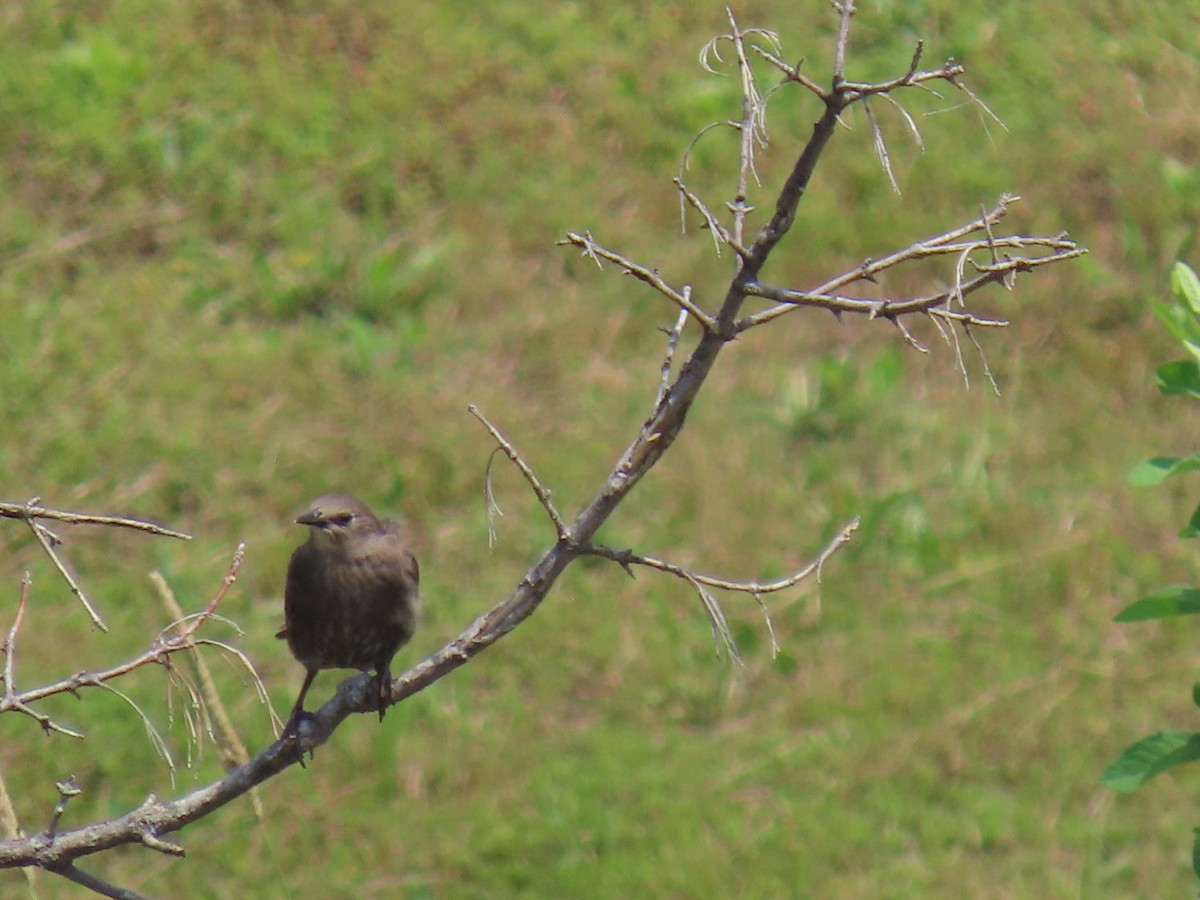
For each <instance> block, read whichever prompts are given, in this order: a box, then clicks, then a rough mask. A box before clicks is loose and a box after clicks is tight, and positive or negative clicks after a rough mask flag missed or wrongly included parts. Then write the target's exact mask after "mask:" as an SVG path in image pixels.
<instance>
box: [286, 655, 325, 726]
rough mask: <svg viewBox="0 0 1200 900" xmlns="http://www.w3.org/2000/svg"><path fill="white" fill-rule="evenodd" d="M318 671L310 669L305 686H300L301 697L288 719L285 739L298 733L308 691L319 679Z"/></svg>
mask: <svg viewBox="0 0 1200 900" xmlns="http://www.w3.org/2000/svg"><path fill="white" fill-rule="evenodd" d="M317 671H318V670H317V669H309V670H308V671H307V672H306V673H305V675H304V684H302V685H301V686H300V696H299V697H297V698H296V705H295V706H293V707H292V714H291V716H289V717H288V722H287V725H286V726H284V729H283V736H284V737H285V738H286V737H288V736H290V735H294V734H295V733H296V726H297V725H299V724H300V714H301V713H303V712H304V697H305V695H306V694H308V689H309V688H310V687H312V683H313V679H314V678H316V677H317Z"/></svg>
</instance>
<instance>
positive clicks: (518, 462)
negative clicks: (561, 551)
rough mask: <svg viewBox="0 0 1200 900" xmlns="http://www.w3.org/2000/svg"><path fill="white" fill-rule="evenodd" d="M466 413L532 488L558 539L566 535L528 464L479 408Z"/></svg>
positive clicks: (472, 408)
mask: <svg viewBox="0 0 1200 900" xmlns="http://www.w3.org/2000/svg"><path fill="white" fill-rule="evenodd" d="M467 411H468V412H470V414H471V415H473V416H474V417H475V418H477V419H478V420H479V421H480V422H482V423H483V427H484V428H486V429H487V430H488V433H489V434H490V435H491V436H492V439H493V440H494V441H495V442H496V443H497V444H498V445H499V447H500V450H501V451H502V452H503V453H504V455H505V456H507V457H508V458H509V459H510V460H511V461H512V464H513V465H514V466H516V467H517V469H518V470H519V471H520V472H521V474H522V475H523V476H525V480H526V481H527V482H529V486H530V487H531V488H533V493H534V494H536V495H537V498H538V502H539V503H541V504H542V509H544V510H545V511H546V515H547V516H549V517H550V521H551V522H553V523H554V531H555V533H556V534H557V535H558V536H559V537H560V538H562V537H564V536H565V535H566V533H567V526H566V523H565V522H563V519H562V516H561V515H559V512H558V510H557V509H555V508H554V502H553V501H552V500H551V499H550V492H549V491H548V490H546V488H545V487H543V486H542V483H541V482H540V481H538V477H537V475H535V474H534V473H533V469H531V468H530V466H529V463H527V462H525V459H524V457H522V456H521V454H520V453H518V452H517V450H516V448H515V447H513V445H512V444H511V443H509V441H508V439H507V438H506V437H505V436H504V435H502V434H501V433H500V431H499V429H497V428H496V426H495V425H493V424H492V423H491V422H489V421H488V420H487V418H486V417H485V416H484V414H483V413H481V412H480V411H479V407H477V406H476V405H475V404H474V403H472V404H471V405H470V406H468V407H467ZM488 493H489V495H490V493H491V490H490V487H489V490H488Z"/></svg>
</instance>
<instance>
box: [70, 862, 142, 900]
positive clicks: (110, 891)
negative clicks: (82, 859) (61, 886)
mask: <svg viewBox="0 0 1200 900" xmlns="http://www.w3.org/2000/svg"><path fill="white" fill-rule="evenodd" d="M47 868H48V869H49V871H51V872H53V873H54V874H55V875H61V876H62V877H63V878H65V879H67V880H68V881H73V882H75V883H76V884H78V885H81V886H83V887H85V888H87V889H88V890H89V891H92V892H94V893H97V894H99V895H100V896H102V897H110V898H112V900H146V898H145V897H143V896H142V895H141V894H139V893H136V892H135V891H131V890H129V889H128V888H121V887H117V886H116V885H115V884H111V883H109V882H107V881H105V880H104V879H103V878H100V877H99V876H97V875H93V874H92V873H91V872H85V871H83V869H81V868H79V867H78V866H77V865H75V864H74V863H67V864H66V865H61V866H53V867H47Z"/></svg>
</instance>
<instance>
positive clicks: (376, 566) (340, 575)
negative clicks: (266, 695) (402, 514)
mask: <svg viewBox="0 0 1200 900" xmlns="http://www.w3.org/2000/svg"><path fill="white" fill-rule="evenodd" d="M296 522H297V523H299V524H301V525H306V526H308V527H309V528H310V529H311V531H310V533H309V536H308V540H307V541H305V542H304V543H303V544H301V545H300V546H299V547H297V548H296V551H295V552H294V553H293V554H292V560H291V563H290V564H289V565H288V573H287V589H286V591H285V593H284V622H285V624H284V629H283V630H282V631H281V632H279V635H278V636H279V637H281V638H286V639H287V642H288V648H289V649H290V650H291V651H292V655H293V656H294V657H296V659H297V661H299V662H300V664H301V665H303V666H304V667H305V669H306V670H307V673H306V675H305V680H304V686H303V687H302V688H301V689H300V696H299V697H297V699H296V705H295V707H294V708H293V710H292V715H291V718H290V720H289V727H294V725H295V723H296V720H297V718H298V717H299V715H300V713H301V712H302V710H303V705H304V697H305V695H306V694H307V693H308V689H309V687H310V686H311V684H312V681H313V679H314V678H315V677H316V674H317V672H319V671H320V670H322V669H362V670H364V671H367V670H370V669H374V670H375V672H376V675H377V678H378V682H379V697H380V704H379V718H380V719H381V720H382V719H383V712H384V703H385V701H386V697H387V690H388V687H389V685H390V684H391V671H390V667H391V661H392V657H393V656H394V655H395V654H396V651H397V650H399V649H400V648H401V647H402V646H404V644H406V643H408V641H409V640H410V639H411V638H412V635H413V631H414V630H415V629H416V625H417V617H418V614H419V612H420V603H421V601H420V593H419V589H418V588H419V580H420V572H419V569H418V566H417V560H416V558H415V557H414V556H413V555H412V553H410V552H409V551H408V549H407V548H406V547H405V546H404V544H403V542H402V541H401V540H400V536H399V534H398V533H397V529H396V526H395V523H393V522H392V521H390V520H388V519H384V520H380V519H378V518H376V517H375V514H374V513H373V512H371V510H370V508H369V507H368V506H367V505H366V504H365V503H363V502H362V501H361V500H358V499H356V498H355V497H352V496H350V495H349V494H325V495H323V496H321V497H318V498H317V499H316V500H314V501H313V502H312V505H311V506H310V507H309V510H308V511H307V512H305V513H304V514H303V515H301V516H299V517H298V518H297V519H296Z"/></svg>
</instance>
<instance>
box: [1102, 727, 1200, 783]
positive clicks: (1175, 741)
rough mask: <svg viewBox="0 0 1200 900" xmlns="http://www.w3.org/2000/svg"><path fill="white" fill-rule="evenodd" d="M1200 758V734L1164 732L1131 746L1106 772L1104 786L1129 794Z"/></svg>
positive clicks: (1103, 777) (1103, 780)
mask: <svg viewBox="0 0 1200 900" xmlns="http://www.w3.org/2000/svg"><path fill="white" fill-rule="evenodd" d="M1198 759H1200V734H1196V733H1194V732H1191V731H1160V732H1159V733H1158V734H1152V735H1149V736H1148V737H1144V738H1142V739H1141V740H1140V741H1138V742H1137V743H1136V744H1133V745H1132V746H1130V747H1128V748H1127V749H1126V750H1125V752H1124V753H1122V754H1121V755H1120V756H1118V757H1117V758H1116V759H1115V760H1113V762H1112V764H1111V765H1110V766H1109V767H1108V768H1107V769H1105V770H1104V775H1103V776H1102V777H1101V779H1100V783H1101V784H1103V785H1104V786H1105V787H1106V788H1108V789H1110V790H1113V791H1117V792H1118V793H1122V794H1127V793H1129V792H1130V791H1132V790H1135V789H1136V788H1137V787H1139V786H1140V785H1141V784H1143V783H1144V782H1146V781H1149V780H1150V779H1151V778H1153V777H1154V776H1155V775H1158V774H1160V773H1162V772H1165V771H1167V769H1171V768H1174V767H1175V766H1178V765H1182V764H1183V763H1187V762H1195V761H1196V760H1198Z"/></svg>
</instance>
